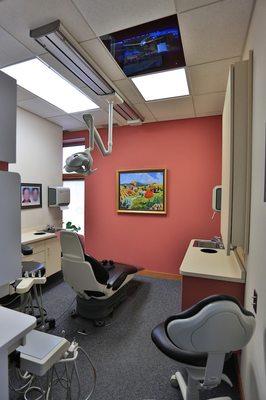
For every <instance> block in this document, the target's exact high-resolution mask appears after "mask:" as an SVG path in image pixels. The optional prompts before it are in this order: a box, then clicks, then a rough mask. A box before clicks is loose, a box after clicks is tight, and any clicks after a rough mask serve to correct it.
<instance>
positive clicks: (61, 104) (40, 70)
mask: <svg viewBox="0 0 266 400" xmlns="http://www.w3.org/2000/svg"><path fill="white" fill-rule="evenodd" d="M2 71H3V72H5V73H6V74H7V75H10V76H12V78H14V79H16V81H17V84H18V85H19V86H21V87H23V88H24V89H26V90H28V91H29V92H31V93H33V94H35V95H36V96H38V97H41V98H42V99H44V100H46V101H48V102H49V103H51V104H53V105H54V106H56V107H58V108H60V109H61V110H63V111H65V112H66V113H68V114H69V113H75V112H79V111H86V110H94V109H96V108H99V107H98V106H97V104H95V103H94V102H93V101H92V100H90V99H89V98H88V97H87V96H86V95H85V94H83V93H82V92H81V91H80V90H78V89H77V88H75V87H74V86H73V85H72V84H71V83H69V82H68V81H66V80H65V79H64V78H62V76H60V75H59V74H58V73H57V72H55V71H54V70H53V69H52V68H50V67H48V66H47V65H46V64H45V63H44V62H42V61H40V60H39V59H37V58H34V59H33V60H29V61H24V62H22V63H19V64H15V65H11V66H9V67H5V68H3V69H2Z"/></svg>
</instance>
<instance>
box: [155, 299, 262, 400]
mask: <svg viewBox="0 0 266 400" xmlns="http://www.w3.org/2000/svg"><path fill="white" fill-rule="evenodd" d="M254 329H255V317H254V315H253V314H252V313H251V312H249V311H247V310H245V309H244V308H243V307H241V305H240V304H239V302H238V300H237V299H235V298H234V297H231V296H225V295H217V296H210V297H207V298H206V299H204V300H201V301H200V302H198V303H197V304H195V305H194V306H192V307H191V308H189V309H188V310H186V311H184V312H181V313H180V314H178V315H175V316H172V317H170V318H168V319H167V320H166V321H165V322H163V323H161V324H160V325H158V326H157V327H156V328H154V329H153V331H152V340H153V342H154V343H155V345H156V346H157V347H158V349H159V350H161V352H163V353H164V354H165V355H167V356H168V357H170V358H171V359H173V360H175V361H176V362H177V367H178V371H177V372H176V373H175V374H174V375H173V376H172V377H171V384H172V386H174V387H179V388H180V390H181V393H182V396H183V399H184V400H199V398H200V397H199V393H200V390H201V389H212V388H215V387H216V386H218V385H219V384H220V383H221V380H224V381H226V382H227V383H229V384H230V385H231V386H232V383H231V381H230V379H229V378H228V377H227V376H226V375H224V374H223V367H224V361H225V359H227V358H229V357H230V355H231V354H230V353H231V352H233V351H237V350H240V349H242V348H243V347H245V346H246V345H247V343H248V342H249V341H250V339H251V337H252V335H253V332H254ZM212 400H214V399H212ZM216 400H231V399H230V398H229V397H220V398H219V399H218V398H217V399H216Z"/></svg>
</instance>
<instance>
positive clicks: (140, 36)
mask: <svg viewBox="0 0 266 400" xmlns="http://www.w3.org/2000/svg"><path fill="white" fill-rule="evenodd" d="M101 40H102V41H103V43H104V45H105V46H106V47H107V49H108V50H109V51H110V53H111V54H112V56H113V57H114V59H115V60H116V62H117V63H118V64H119V65H120V67H121V68H122V70H123V71H124V73H125V74H126V75H127V76H136V75H141V74H145V73H150V72H156V71H162V70H166V69H173V68H181V67H184V66H185V65H186V63H185V57H184V52H183V46H182V41H181V34H180V29H179V25H178V20H177V16H176V15H172V16H170V17H166V18H162V19H159V20H156V21H152V22H148V23H145V24H142V25H138V26H135V27H133V28H129V29H125V30H122V31H119V32H114V33H111V34H108V35H104V36H102V37H101Z"/></svg>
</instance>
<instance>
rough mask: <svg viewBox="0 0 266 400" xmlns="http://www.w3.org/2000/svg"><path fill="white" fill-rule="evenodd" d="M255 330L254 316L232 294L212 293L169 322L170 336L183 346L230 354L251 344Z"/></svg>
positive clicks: (184, 348) (194, 349) (191, 349)
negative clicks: (214, 294)
mask: <svg viewBox="0 0 266 400" xmlns="http://www.w3.org/2000/svg"><path fill="white" fill-rule="evenodd" d="M254 329H255V318H254V315H253V314H252V313H251V312H249V311H246V310H244V309H243V308H242V307H241V305H240V304H239V303H238V301H237V300H236V299H235V298H233V297H230V296H211V297H208V298H207V299H204V300H203V301H201V302H199V303H197V304H196V305H195V306H193V307H191V308H190V309H189V310H187V311H185V312H184V313H181V314H179V315H177V316H176V317H171V318H169V319H168V320H167V321H166V330H167V334H168V337H169V339H170V340H171V341H172V342H173V343H174V344H175V345H176V346H177V347H179V348H182V349H183V350H188V351H195V352H206V353H216V352H218V353H229V352H231V351H236V350H239V349H241V348H243V347H244V346H246V345H247V343H248V342H249V340H250V339H251V337H252V335H253V332H254Z"/></svg>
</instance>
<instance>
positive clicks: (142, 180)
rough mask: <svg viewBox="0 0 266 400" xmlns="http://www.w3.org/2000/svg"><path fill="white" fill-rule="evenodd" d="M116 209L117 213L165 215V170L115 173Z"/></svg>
mask: <svg viewBox="0 0 266 400" xmlns="http://www.w3.org/2000/svg"><path fill="white" fill-rule="evenodd" d="M116 207H117V212H118V213H138V214H158V215H160V214H166V213H167V169H166V168H149V169H146V168H144V169H134V170H119V171H117V173H116Z"/></svg>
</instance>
